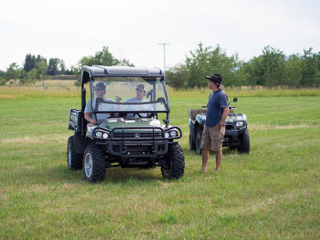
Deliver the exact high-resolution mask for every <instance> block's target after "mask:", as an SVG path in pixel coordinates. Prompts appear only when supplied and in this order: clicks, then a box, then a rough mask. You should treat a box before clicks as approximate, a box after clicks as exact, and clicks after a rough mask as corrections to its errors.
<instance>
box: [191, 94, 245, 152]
mask: <svg viewBox="0 0 320 240" xmlns="http://www.w3.org/2000/svg"><path fill="white" fill-rule="evenodd" d="M237 101H238V99H237V98H234V99H233V102H237ZM230 103H231V102H229V114H228V117H227V119H226V121H225V125H226V132H225V135H224V139H223V142H222V146H223V147H228V148H229V149H238V151H239V153H249V151H250V137H249V133H248V129H247V126H248V122H247V115H246V114H243V113H234V110H236V108H235V107H232V106H230ZM206 108H207V107H206V106H203V107H202V109H189V110H188V115H189V129H190V132H189V149H192V150H196V151H197V153H198V154H201V152H202V151H201V141H202V132H203V128H204V125H205V122H206V113H207V109H206Z"/></svg>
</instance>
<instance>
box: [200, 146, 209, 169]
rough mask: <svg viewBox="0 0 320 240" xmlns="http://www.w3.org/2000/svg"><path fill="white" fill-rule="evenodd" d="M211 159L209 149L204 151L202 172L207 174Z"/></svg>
mask: <svg viewBox="0 0 320 240" xmlns="http://www.w3.org/2000/svg"><path fill="white" fill-rule="evenodd" d="M208 159H209V149H202V168H201V170H200V171H201V172H207V163H208Z"/></svg>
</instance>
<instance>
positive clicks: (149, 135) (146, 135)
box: [113, 132, 162, 138]
mask: <svg viewBox="0 0 320 240" xmlns="http://www.w3.org/2000/svg"><path fill="white" fill-rule="evenodd" d="M137 134H138V135H139V137H137V136H136V135H137ZM154 136H155V137H156V138H158V137H162V134H161V132H155V133H154ZM113 137H114V138H123V137H124V138H152V137H153V133H152V132H151V133H150V132H149V133H146V132H143V133H141V132H140V133H139V132H135V133H134V132H132V133H124V136H123V133H115V132H114V133H113Z"/></svg>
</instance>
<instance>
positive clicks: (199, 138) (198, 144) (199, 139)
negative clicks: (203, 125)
mask: <svg viewBox="0 0 320 240" xmlns="http://www.w3.org/2000/svg"><path fill="white" fill-rule="evenodd" d="M201 142H202V130H200V131H199V132H198V133H197V136H196V151H197V154H199V155H201V154H202V149H201Z"/></svg>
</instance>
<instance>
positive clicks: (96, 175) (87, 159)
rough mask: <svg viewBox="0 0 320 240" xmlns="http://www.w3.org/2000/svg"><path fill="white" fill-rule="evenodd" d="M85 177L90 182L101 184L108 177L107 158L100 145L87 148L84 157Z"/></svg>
mask: <svg viewBox="0 0 320 240" xmlns="http://www.w3.org/2000/svg"><path fill="white" fill-rule="evenodd" d="M83 175H84V178H85V179H86V180H87V181H89V182H100V181H102V180H103V179H104V178H105V176H106V158H105V153H104V151H103V149H102V148H101V147H100V146H98V145H89V146H87V147H86V150H85V151H84V155H83Z"/></svg>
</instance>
